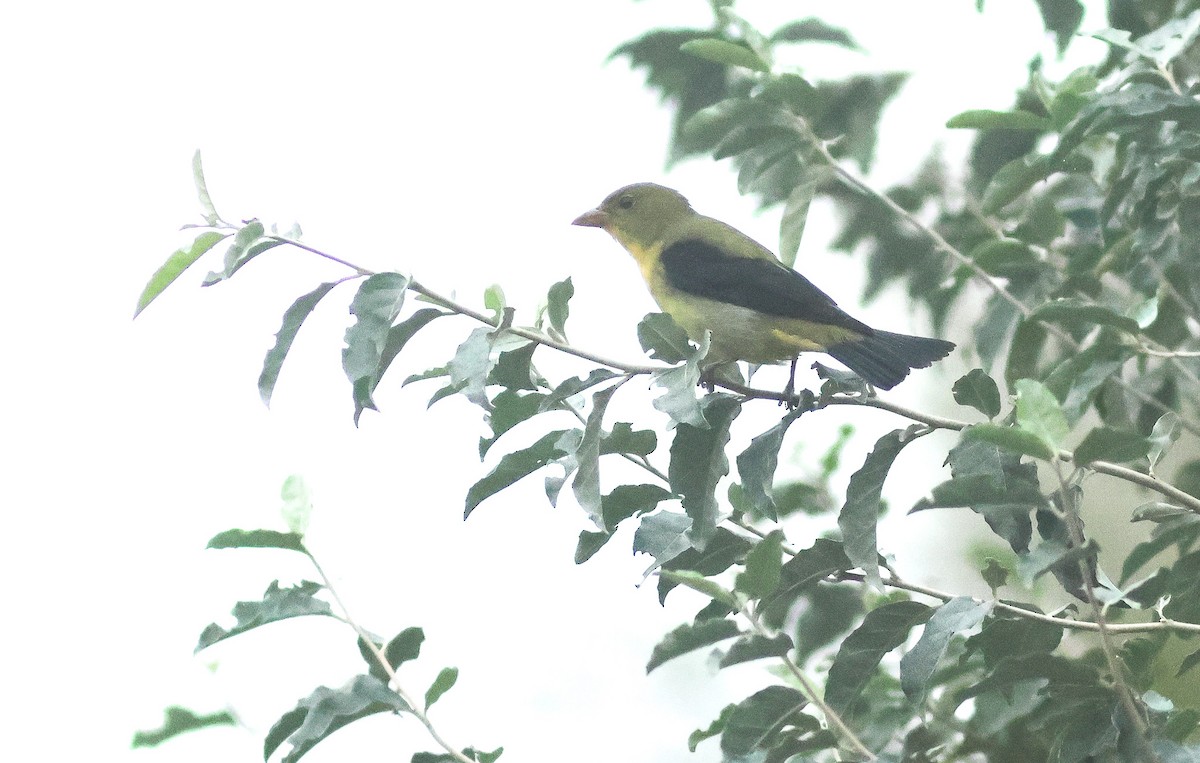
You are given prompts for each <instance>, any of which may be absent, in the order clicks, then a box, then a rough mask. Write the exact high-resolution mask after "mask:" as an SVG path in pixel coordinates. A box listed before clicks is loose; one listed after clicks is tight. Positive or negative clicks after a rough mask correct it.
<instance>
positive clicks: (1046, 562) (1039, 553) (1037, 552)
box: [1017, 539, 1096, 587]
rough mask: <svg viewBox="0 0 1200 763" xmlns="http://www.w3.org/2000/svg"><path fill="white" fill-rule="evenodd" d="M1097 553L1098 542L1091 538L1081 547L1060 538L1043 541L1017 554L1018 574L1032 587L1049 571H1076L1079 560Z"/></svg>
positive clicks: (1027, 585) (1089, 557)
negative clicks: (1071, 546)
mask: <svg viewBox="0 0 1200 763" xmlns="http://www.w3.org/2000/svg"><path fill="white" fill-rule="evenodd" d="M1095 555H1096V543H1095V541H1093V540H1090V539H1089V540H1088V541H1087V543H1085V544H1084V545H1083V546H1082V547H1079V548H1068V547H1067V546H1065V545H1064V544H1063V543H1061V542H1059V541H1058V540H1047V541H1042V543H1041V544H1040V545H1038V546H1037V548H1034V549H1032V550H1031V551H1029V552H1028V553H1026V554H1020V555H1019V556H1017V574H1018V575H1020V576H1021V580H1022V582H1024V583H1025V585H1026V587H1032V586H1033V582H1034V581H1035V580H1037V579H1038V578H1039V577H1041V576H1042V575H1045V574H1046V573H1047V572H1053V571H1055V570H1062V569H1067V570H1071V571H1072V572H1074V571H1075V570H1074V566H1075V565H1076V564H1077V563H1078V562H1079V560H1081V559H1091V558H1093V557H1094V556H1095Z"/></svg>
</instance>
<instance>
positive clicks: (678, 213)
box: [571, 183, 695, 250]
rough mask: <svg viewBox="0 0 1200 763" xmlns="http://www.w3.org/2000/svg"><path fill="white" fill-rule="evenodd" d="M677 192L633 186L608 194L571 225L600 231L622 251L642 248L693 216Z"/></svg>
mask: <svg viewBox="0 0 1200 763" xmlns="http://www.w3.org/2000/svg"><path fill="white" fill-rule="evenodd" d="M693 214H695V212H693V211H692V207H691V205H690V204H688V200H687V199H685V198H684V197H683V195H682V194H680V193H679V192H678V191H674V190H672V189H670V188H667V187H666V186H661V185H656V184H654V183H635V184H633V185H627V186H625V187H624V188H619V189H617V190H616V191H613V192H612V193H610V194H609V195H608V198H606V199H605V200H604V201H602V202H601V203H600V206H598V207H596V208H595V209H593V210H590V211H588V212H584V213H583V214H582V215H580V216H579V217H577V218H575V220H574V221H573V222H572V223H571V224H572V225H583V226H587V227H590V228H603V229H604V230H606V231H608V232H609V233H610V234H612V236H613V238H615V239H616V240H617V241H619V242H620V243H621V245H622V246H624V247H625V248H626V249H630V250H634V249H644V248H646V247H649V246H651V245H653V244H655V243H657V242H659V241H661V240H662V237H663V232H664V231H666V230H667V229H668V228H669V227H670V226H671V225H674V224H676V223H678V222H679V221H680V220H683V219H685V218H686V217H687V216H689V215H693Z"/></svg>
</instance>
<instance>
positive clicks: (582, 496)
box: [571, 384, 621, 527]
mask: <svg viewBox="0 0 1200 763" xmlns="http://www.w3.org/2000/svg"><path fill="white" fill-rule="evenodd" d="M620 386H621V385H619V384H617V385H614V386H612V387H609V388H608V389H602V390H600V391H599V392H597V393H596V394H594V395H592V410H591V412H590V413H589V414H588V417H587V423H586V424H585V425H584V428H583V439H581V440H580V441H579V448H578V449H577V450H576V451H575V461H576V463H577V464H578V471H576V472H575V479H574V480H572V482H571V492H572V493H574V495H575V500H576V501H578V502H579V506H580V508H582V509H583V510H584V512H585V513H586V514H587V515H588V518H589V519H591V520H592V521H593V522H595V523H596V526H597V527H605V526H606V525H605V524H604V516H603V513H602V511H601V497H600V442H601V438H603V436H604V411H605V410H606V409H607V408H608V402H609V400H611V399H612V396H613V393H614V392H616V391H617V389H618V388H619V387H620Z"/></svg>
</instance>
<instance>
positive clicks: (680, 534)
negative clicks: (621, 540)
mask: <svg viewBox="0 0 1200 763" xmlns="http://www.w3.org/2000/svg"><path fill="white" fill-rule="evenodd" d="M691 527H692V518H691V517H689V516H688V515H687V514H680V513H678V512H674V511H660V512H658V513H656V514H650V515H649V516H645V517H642V521H641V524H639V525H638V529H637V531H636V532H634V534H633V553H635V554H649V555H650V556H652V557H654V564H653V565H652V566H651V567H650V569H649V570H647V573H646V574H649V573H650V572H652V571H653V570H654V569H655V568H656V567H658V566H659V565H662V564H665V563H666V562H669V561H670V560H672V559H674V558H675V557H677V556H679V555H680V554H682V553H683V552H684V551H687V550H688V549H689V548H691V547H692V543H691V541H690V540H689V539H688V530H690V529H691Z"/></svg>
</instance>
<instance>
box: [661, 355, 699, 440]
mask: <svg viewBox="0 0 1200 763" xmlns="http://www.w3.org/2000/svg"><path fill="white" fill-rule="evenodd" d="M650 379H651V380H652V381H653V382H654V385H655V386H656V387H662V388H663V390H665V391H664V392H663V394H662V395H660V396H658V397H657V398H655V399H654V402H653V403H652V405H653V406H654V407H655V409H657V410H659V411H662V412H663V413H665V414H667V416H668V417H670V419H671V421H672V422H675V423H677V424H678V423H682V424H688V425H690V426H694V427H700V428H703V427H704V426H705V419H704V405H703V403H702V402H701V401H700V399H699V398H697V397H696V385H697V384H699V382H700V365H699V364H698V363H696V362H694V361H689V362H688V363H685V364H683V365H681V366H675V367H674V368H668V369H666V370H661V371H655V372H654V373H652V374H650Z"/></svg>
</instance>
